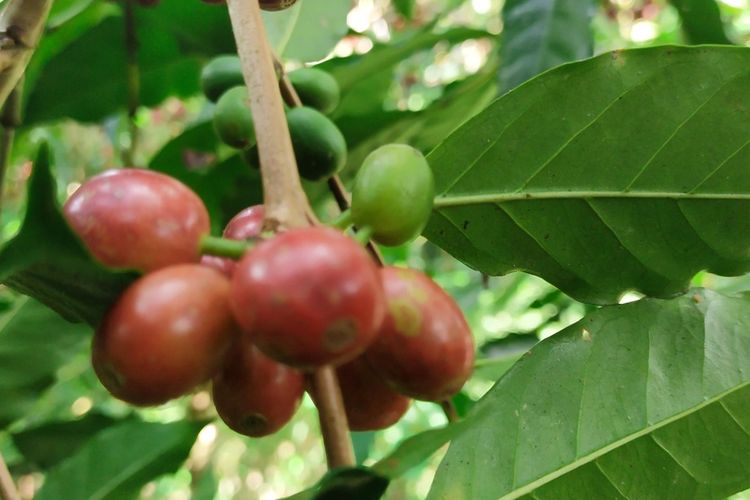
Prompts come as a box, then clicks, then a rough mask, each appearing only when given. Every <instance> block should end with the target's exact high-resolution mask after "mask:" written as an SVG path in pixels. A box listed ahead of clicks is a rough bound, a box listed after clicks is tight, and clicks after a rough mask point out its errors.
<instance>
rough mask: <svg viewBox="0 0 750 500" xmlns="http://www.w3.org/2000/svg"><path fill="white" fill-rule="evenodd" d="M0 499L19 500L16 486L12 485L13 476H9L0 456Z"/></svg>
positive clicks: (0, 455)
mask: <svg viewBox="0 0 750 500" xmlns="http://www.w3.org/2000/svg"><path fill="white" fill-rule="evenodd" d="M0 499H2V500H20V499H21V496H20V495H19V494H18V490H17V489H16V485H15V484H14V483H13V476H11V475H10V471H9V470H8V466H7V465H5V460H4V459H3V456H2V454H0Z"/></svg>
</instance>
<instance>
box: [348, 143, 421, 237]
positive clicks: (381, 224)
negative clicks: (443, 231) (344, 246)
mask: <svg viewBox="0 0 750 500" xmlns="http://www.w3.org/2000/svg"><path fill="white" fill-rule="evenodd" d="M434 198H435V180H434V178H433V176H432V170H430V166H429V165H428V163H427V160H425V158H424V156H423V155H422V153H420V152H419V151H418V150H416V149H414V148H412V147H411V146H407V145H405V144H388V145H386V146H382V147H380V148H378V149H376V150H375V151H373V152H372V153H370V154H369V155H368V156H367V158H365V161H364V162H363V163H362V167H361V168H360V169H359V172H357V176H356V178H355V179H354V189H353V191H352V220H353V221H354V224H356V225H357V226H360V227H365V226H369V227H370V228H371V229H372V238H373V239H374V240H375V241H377V242H378V243H381V244H383V245H388V246H396V245H401V244H404V243H407V242H409V241H411V240H413V239H414V238H416V237H417V236H418V235H419V233H421V232H422V230H423V229H424V227H425V225H426V224H427V220H428V219H429V217H430V212H431V211H432V204H433V200H434Z"/></svg>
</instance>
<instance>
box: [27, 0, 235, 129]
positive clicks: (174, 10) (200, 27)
mask: <svg viewBox="0 0 750 500" xmlns="http://www.w3.org/2000/svg"><path fill="white" fill-rule="evenodd" d="M105 9H106V10H107V14H108V17H107V18H106V19H105V20H104V21H102V22H100V23H98V24H96V25H95V26H93V27H92V28H90V29H88V30H86V31H85V32H83V33H81V32H80V29H78V30H77V29H74V27H75V25H76V23H77V20H76V19H73V20H71V21H70V22H69V23H66V25H64V26H63V31H64V32H68V31H70V32H71V34H69V35H66V37H64V40H63V42H62V43H60V40H56V41H51V42H49V43H45V42H43V43H42V49H43V50H42V55H40V56H39V57H38V58H37V60H36V62H35V63H36V66H34V75H36V74H38V73H40V72H41V74H40V76H39V78H36V77H35V78H34V80H35V81H36V85H34V86H33V87H32V88H31V89H30V93H29V97H28V105H27V111H26V118H25V122H26V124H31V123H35V122H39V121H47V120H54V119H59V118H63V117H70V118H73V119H76V120H80V121H97V120H101V119H102V118H104V117H106V116H108V115H111V114H112V113H114V112H116V111H118V110H121V109H124V107H125V106H126V104H127V102H128V101H127V95H128V93H127V92H128V91H127V70H126V67H127V64H126V60H127V57H126V51H125V42H124V33H125V27H124V21H123V16H122V13H121V11H115V12H113V8H112V6H109V5H100V4H99V3H97V5H92V6H91V8H90V9H87V11H86V12H85V13H84V14H82V15H87V16H91V15H92V14H91V12H98V11H102V10H105ZM89 11H91V12H89ZM135 14H136V26H137V38H138V62H139V66H140V73H141V95H140V98H141V102H142V103H143V104H144V105H146V106H153V105H156V104H159V103H160V102H162V101H163V100H164V99H165V98H166V97H168V96H171V95H177V96H183V97H184V96H189V95H192V94H195V93H197V92H198V91H199V85H198V77H199V73H200V68H201V63H202V61H203V60H205V58H206V57H209V56H212V55H216V54H222V53H227V52H232V51H234V38H233V36H232V31H231V29H230V25H229V17H228V14H227V10H226V8H219V7H216V6H211V5H206V4H205V3H203V2H199V1H197V2H185V1H183V0H162V1H161V2H159V5H158V6H156V7H154V8H150V9H141V8H138V9H136V10H135ZM79 24H80V23H79ZM68 25H72V27H68ZM71 35H74V37H72V41H71ZM53 42H54V43H53ZM60 46H62V47H63V48H62V49H60V48H59V47H60Z"/></svg>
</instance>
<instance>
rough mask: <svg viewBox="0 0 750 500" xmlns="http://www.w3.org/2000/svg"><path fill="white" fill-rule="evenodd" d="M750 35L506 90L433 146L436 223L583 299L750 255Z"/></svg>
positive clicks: (670, 290) (726, 268)
mask: <svg viewBox="0 0 750 500" xmlns="http://www.w3.org/2000/svg"><path fill="white" fill-rule="evenodd" d="M748 68H750V50H748V49H746V48H734V47H698V48H685V47H660V48H650V49H639V50H629V51H618V52H612V53H608V54H604V55H602V56H599V57H596V58H594V59H590V60H587V61H583V62H580V63H573V64H569V65H566V66H563V67H561V68H558V69H555V70H552V71H550V72H548V73H546V74H544V75H542V76H540V77H538V78H536V79H534V80H532V81H530V82H529V83H527V84H525V85H523V86H521V87H519V88H518V89H517V90H515V91H513V92H510V93H509V94H506V95H505V96H503V97H502V98H500V99H498V100H497V101H495V102H494V103H493V104H492V105H490V106H489V107H488V108H487V109H486V110H484V111H483V112H481V113H480V114H478V115H477V116H476V117H474V118H473V119H472V120H470V121H469V122H468V123H466V124H465V125H464V126H462V127H461V128H459V129H458V130H456V131H455V132H454V133H453V134H452V135H451V136H450V137H448V139H446V140H445V141H444V142H443V143H442V144H441V145H439V146H438V147H437V148H436V149H435V150H434V151H433V152H432V153H431V154H430V155H429V158H428V159H429V161H430V163H431V165H432V167H433V169H434V172H435V180H436V192H437V193H439V194H438V196H437V198H436V200H435V210H434V212H433V216H432V218H431V220H430V222H429V225H428V227H427V229H426V231H425V235H426V236H427V237H428V238H429V239H430V240H431V241H432V242H433V243H436V244H437V245H438V246H440V247H442V248H443V249H445V250H447V251H448V252H449V253H451V254H452V255H453V256H455V257H457V258H458V259H460V260H462V261H464V262H465V263H467V264H468V265H470V266H472V267H475V268H477V269H479V270H481V271H482V272H485V273H487V274H493V275H494V274H504V273H508V272H510V271H512V270H524V271H528V272H530V273H532V274H536V275H538V276H541V277H542V278H544V279H546V280H547V281H549V282H550V283H552V284H554V285H555V286H557V287H558V288H560V289H561V290H563V291H565V292H566V293H568V294H569V295H571V296H572V297H574V298H577V299H579V300H582V301H587V302H591V303H599V304H603V303H616V302H617V301H618V299H619V297H620V296H621V295H622V294H623V293H624V292H625V291H627V290H638V291H641V292H643V293H645V294H646V295H650V296H658V297H667V296H674V295H676V294H679V293H682V292H684V291H685V290H686V288H687V286H688V284H689V282H690V279H691V278H692V277H693V275H694V274H695V273H696V272H698V271H700V270H702V269H709V270H711V271H713V272H715V273H718V274H724V275H736V274H742V273H744V272H745V271H747V270H748V269H750V250H749V249H750V219H748V218H747V217H746V216H745V214H746V213H747V211H748V208H749V206H748V201H750V176H748V169H747V165H748V162H750V128H748V127H747V123H748V122H749V121H750V93H748V92H747V88H748V85H750V69H748Z"/></svg>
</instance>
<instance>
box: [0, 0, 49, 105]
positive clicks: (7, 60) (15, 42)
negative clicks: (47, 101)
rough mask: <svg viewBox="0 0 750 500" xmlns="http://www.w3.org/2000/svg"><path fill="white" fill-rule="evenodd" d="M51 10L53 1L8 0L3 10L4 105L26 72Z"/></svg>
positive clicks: (0, 74)
mask: <svg viewBox="0 0 750 500" xmlns="http://www.w3.org/2000/svg"><path fill="white" fill-rule="evenodd" d="M51 7H52V0H8V1H7V2H5V6H4V7H3V8H2V11H0V105H3V104H4V103H5V100H6V99H7V98H8V96H9V95H10V93H11V92H13V89H14V88H15V87H16V84H17V83H18V80H20V79H21V76H22V75H23V73H24V71H25V70H26V66H27V65H28V63H29V60H30V59H31V56H32V54H33V53H34V50H35V49H36V46H37V44H38V43H39V39H40V38H41V37H42V33H43V32H44V25H45V23H46V22H47V16H48V15H49V10H50V8H51Z"/></svg>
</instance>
